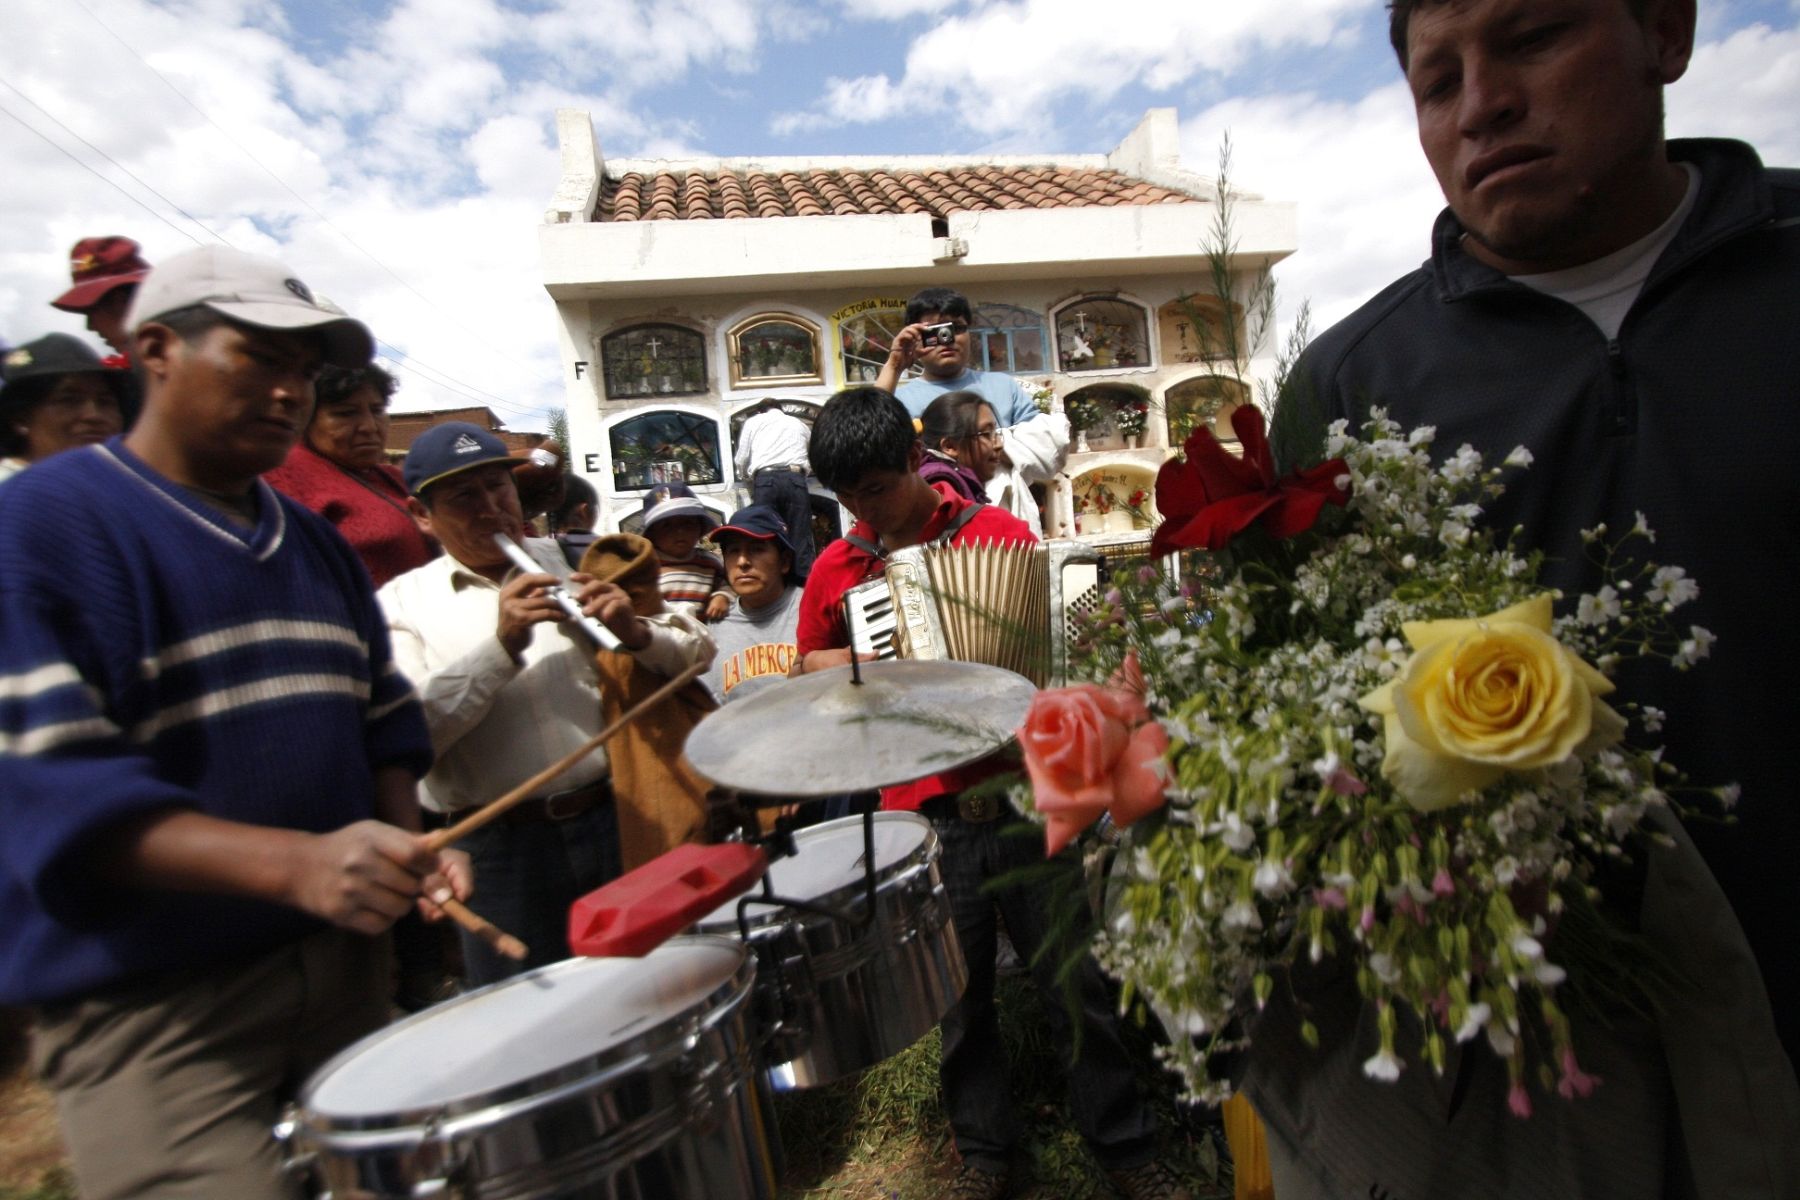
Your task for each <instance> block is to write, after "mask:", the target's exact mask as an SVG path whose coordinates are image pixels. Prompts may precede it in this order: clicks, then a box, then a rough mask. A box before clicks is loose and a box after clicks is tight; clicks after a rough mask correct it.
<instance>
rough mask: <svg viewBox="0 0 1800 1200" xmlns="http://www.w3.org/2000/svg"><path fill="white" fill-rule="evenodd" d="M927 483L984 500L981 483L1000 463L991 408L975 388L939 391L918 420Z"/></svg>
mask: <svg viewBox="0 0 1800 1200" xmlns="http://www.w3.org/2000/svg"><path fill="white" fill-rule="evenodd" d="M919 440H920V442H921V443H922V444H923V446H924V450H925V456H924V461H922V462H921V463H920V464H919V475H920V477H921V478H923V479H924V480H925V482H927V483H947V484H949V485H950V486H951V487H952V488H954V489H955V490H956V492H957V494H959V495H961V496H963V497H965V498H967V499H969V500H979V501H981V502H982V503H983V504H986V503H988V502H989V501H988V494H987V488H986V482H987V481H988V480H989V479H991V478H993V476H994V471H995V470H996V469H997V468H998V467H999V465H1000V423H999V421H998V420H996V419H995V417H994V409H993V406H992V405H990V404H989V403H988V402H987V401H986V400H984V399H982V397H981V396H980V395H978V394H977V393H975V392H945V393H944V394H943V395H941V396H939V397H938V398H937V399H936V400H933V401H932V402H931V403H930V404H928V405H927V406H926V407H925V415H924V416H923V417H921V418H920V419H919Z"/></svg>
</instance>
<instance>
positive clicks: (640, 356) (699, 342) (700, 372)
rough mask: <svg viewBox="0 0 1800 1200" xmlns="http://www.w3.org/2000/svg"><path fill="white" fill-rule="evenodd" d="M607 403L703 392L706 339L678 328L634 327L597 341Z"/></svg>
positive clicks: (662, 326) (704, 388)
mask: <svg viewBox="0 0 1800 1200" xmlns="http://www.w3.org/2000/svg"><path fill="white" fill-rule="evenodd" d="M600 360H601V363H602V364H603V366H604V368H605V378H606V396H607V399H609V400H630V399H634V398H636V397H639V396H691V395H695V394H697V393H700V392H704V391H705V390H706V346H705V344H704V339H702V338H701V336H700V335H699V334H697V333H695V332H694V331H693V330H691V329H683V328H682V327H681V326H679V325H636V326H633V327H632V328H630V329H621V330H620V331H619V332H617V333H614V334H609V335H607V336H606V337H605V338H602V339H601V341H600Z"/></svg>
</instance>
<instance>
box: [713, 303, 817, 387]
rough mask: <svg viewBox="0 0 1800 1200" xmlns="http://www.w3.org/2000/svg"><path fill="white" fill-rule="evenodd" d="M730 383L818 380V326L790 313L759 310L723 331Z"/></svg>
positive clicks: (741, 384)
mask: <svg viewBox="0 0 1800 1200" xmlns="http://www.w3.org/2000/svg"><path fill="white" fill-rule="evenodd" d="M726 342H727V347H728V352H729V353H730V355H731V386H732V387H759V386H762V385H764V384H771V383H788V384H803V383H821V382H823V377H822V376H821V375H820V373H819V327H818V326H817V325H814V324H813V323H812V322H811V321H808V320H806V319H805V318H804V317H796V316H794V315H793V314H791V313H761V314H758V315H757V316H754V317H751V318H750V319H749V320H747V321H741V322H739V323H738V325H737V326H736V327H735V328H734V329H732V330H731V332H730V333H728V334H726Z"/></svg>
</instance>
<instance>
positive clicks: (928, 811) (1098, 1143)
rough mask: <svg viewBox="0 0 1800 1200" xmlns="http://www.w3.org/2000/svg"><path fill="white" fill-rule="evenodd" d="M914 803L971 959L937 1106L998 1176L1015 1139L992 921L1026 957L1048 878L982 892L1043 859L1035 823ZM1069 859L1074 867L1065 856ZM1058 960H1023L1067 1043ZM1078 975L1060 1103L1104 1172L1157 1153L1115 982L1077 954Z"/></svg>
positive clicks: (967, 1157)
mask: <svg viewBox="0 0 1800 1200" xmlns="http://www.w3.org/2000/svg"><path fill="white" fill-rule="evenodd" d="M922 811H923V812H924V815H926V816H928V817H930V818H931V824H932V827H933V828H934V829H936V830H937V834H938V837H939V839H940V840H941V841H942V844H943V858H942V859H941V860H940V862H939V870H940V871H941V873H942V875H943V879H944V888H945V890H946V891H947V892H948V893H949V895H950V912H951V918H952V920H954V922H955V923H956V937H957V940H958V941H959V942H960V943H961V944H962V952H963V957H964V959H966V960H967V962H968V966H969V987H968V990H967V991H965V992H964V993H963V997H962V999H961V1000H960V1001H958V1002H957V1004H956V1007H954V1008H952V1009H951V1010H950V1012H949V1013H948V1014H947V1015H946V1016H945V1017H944V1020H943V1024H942V1025H941V1029H942V1031H943V1035H944V1058H943V1063H942V1065H941V1066H940V1068H939V1072H938V1077H939V1081H940V1083H941V1084H942V1086H943V1090H944V1109H945V1112H946V1114H947V1115H948V1116H949V1118H950V1128H951V1130H952V1131H953V1132H954V1133H955V1135H956V1150H957V1153H958V1154H960V1155H961V1156H962V1159H963V1161H964V1162H967V1163H972V1164H974V1165H976V1166H978V1167H981V1168H983V1169H985V1170H989V1171H1001V1172H1004V1171H1005V1170H1006V1169H1007V1166H1008V1159H1009V1158H1010V1156H1011V1153H1012V1150H1013V1147H1014V1146H1015V1145H1016V1144H1017V1143H1018V1140H1019V1136H1020V1124H1019V1117H1018V1113H1017V1112H1016V1111H1015V1110H1014V1108H1013V1103H1012V1091H1011V1089H1010V1088H1009V1087H1008V1085H1007V1081H1006V1051H1005V1048H1004V1047H1003V1046H1002V1045H1001V1041H1000V1024H999V1020H998V1019H997V1017H996V1015H995V1011H994V954H995V948H996V940H997V939H996V931H997V929H998V925H997V924H996V921H995V917H996V916H999V917H1001V918H1003V919H1004V920H1005V921H1006V931H1007V934H1008V935H1009V936H1010V937H1011V938H1012V942H1013V945H1014V946H1016V947H1017V948H1018V951H1019V956H1020V957H1021V958H1023V959H1024V960H1025V961H1026V962H1027V963H1031V962H1032V959H1033V958H1034V957H1035V956H1036V955H1037V951H1038V948H1039V947H1040V946H1042V945H1043V944H1044V943H1045V941H1047V940H1048V939H1049V937H1050V934H1051V928H1050V925H1051V912H1050V907H1051V901H1052V897H1053V894H1054V891H1055V889H1054V888H1052V886H1051V885H1050V884H1049V883H1048V882H1045V881H1033V882H1030V883H1025V884H1014V885H1013V886H1011V887H1008V888H1006V889H1005V890H1003V891H1000V892H998V893H994V894H989V893H987V892H985V891H983V890H982V889H983V885H984V884H985V883H986V882H987V881H988V880H989V879H992V878H994V877H996V876H999V875H1004V874H1006V873H1008V872H1010V871H1014V870H1017V869H1018V868H1020V867H1026V866H1031V865H1034V864H1037V865H1041V864H1042V863H1043V861H1044V857H1043V854H1044V840H1043V837H1042V835H1041V834H1040V833H1038V832H1037V831H1036V830H1035V829H1034V830H1033V831H1032V833H1031V835H1028V836H1022V835H1021V834H1020V833H1019V831H1018V826H1019V822H1018V820H1017V819H1016V818H1014V819H1010V820H1009V819H1007V818H1005V817H1003V818H1001V819H1000V820H997V821H986V822H980V823H976V822H969V821H964V820H963V819H962V818H960V817H958V816H956V815H955V806H954V801H953V800H951V799H950V798H948V797H940V798H938V799H937V800H934V801H930V802H927V804H926V806H925V808H924V810H922ZM1009 828H1010V829H1012V830H1013V832H1012V833H1010V834H1009V833H1007V832H1006V830H1008V829H1009ZM1058 861H1061V860H1058ZM1067 866H1068V869H1069V870H1070V871H1077V870H1079V868H1078V867H1077V866H1076V864H1075V863H1073V862H1069V863H1067ZM1068 936H1071V937H1078V938H1086V937H1087V936H1088V929H1087V927H1086V926H1085V924H1083V925H1080V926H1078V927H1077V928H1076V929H1075V930H1074V931H1073V932H1072V933H1071V934H1069V935H1068ZM1061 957H1062V956H1061V955H1060V954H1058V953H1056V952H1054V951H1052V952H1051V953H1050V954H1048V955H1046V956H1045V960H1044V961H1042V962H1038V963H1035V964H1033V965H1032V966H1031V973H1032V978H1033V979H1034V980H1035V981H1036V983H1037V985H1038V991H1039V994H1040V995H1042V996H1043V998H1044V1014H1045V1017H1046V1019H1047V1020H1048V1021H1049V1022H1050V1033H1051V1036H1052V1039H1053V1042H1054V1044H1056V1045H1062V1046H1071V1047H1073V1046H1074V1044H1075V1036H1074V1031H1073V1030H1072V1029H1071V1028H1070V1025H1069V1013H1068V1008H1067V1006H1066V1004H1065V1002H1064V999H1063V988H1064V985H1063V984H1060V983H1058V982H1057V980H1056V969H1057V963H1058V961H1059V960H1060V959H1061ZM1076 975H1077V984H1076V987H1077V989H1078V994H1079V997H1080V1015H1081V1044H1080V1049H1079V1052H1078V1053H1077V1054H1076V1056H1075V1059H1074V1061H1073V1062H1072V1063H1070V1064H1069V1108H1070V1111H1071V1113H1072V1115H1073V1116H1074V1118H1075V1127H1076V1128H1077V1129H1079V1130H1080V1131H1081V1134H1082V1136H1083V1137H1085V1138H1086V1139H1087V1141H1088V1144H1089V1145H1090V1146H1091V1147H1092V1148H1093V1150H1094V1154H1095V1157H1097V1158H1098V1159H1099V1160H1100V1162H1101V1165H1102V1166H1104V1167H1105V1168H1106V1169H1107V1170H1109V1171H1117V1170H1125V1169H1129V1168H1132V1167H1137V1166H1141V1165H1143V1164H1144V1163H1146V1162H1149V1161H1150V1160H1151V1159H1152V1158H1154V1157H1155V1156H1156V1115H1155V1113H1153V1112H1152V1111H1151V1109H1150V1107H1149V1105H1148V1103H1147V1102H1146V1101H1145V1099H1144V1097H1143V1095H1142V1094H1141V1092H1140V1091H1139V1089H1138V1082H1137V1073H1136V1072H1135V1071H1134V1070H1133V1068H1132V1063H1131V1056H1130V1054H1129V1052H1128V1051H1127V1050H1126V1049H1125V1046H1124V1044H1123V1043H1122V1042H1121V1041H1120V1040H1119V1027H1118V1021H1119V1017H1118V1010H1117V1004H1116V1001H1115V996H1114V992H1113V987H1112V984H1111V982H1110V981H1109V980H1108V979H1107V978H1106V976H1105V975H1104V974H1103V973H1102V972H1101V970H1100V965H1099V964H1098V963H1096V962H1095V961H1094V959H1093V956H1092V955H1087V956H1085V957H1084V958H1083V959H1082V962H1081V965H1080V967H1078V968H1077V971H1076Z"/></svg>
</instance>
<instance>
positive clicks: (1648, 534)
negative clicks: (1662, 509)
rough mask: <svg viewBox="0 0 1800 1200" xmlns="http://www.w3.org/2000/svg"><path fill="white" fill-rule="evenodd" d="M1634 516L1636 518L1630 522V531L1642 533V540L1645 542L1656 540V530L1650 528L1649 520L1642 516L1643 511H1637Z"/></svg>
mask: <svg viewBox="0 0 1800 1200" xmlns="http://www.w3.org/2000/svg"><path fill="white" fill-rule="evenodd" d="M1636 516H1637V520H1636V521H1634V522H1633V523H1632V526H1631V532H1633V533H1637V534H1642V535H1643V537H1644V540H1645V541H1647V542H1654V541H1655V540H1656V530H1654V529H1652V528H1650V522H1649V521H1647V520H1646V519H1645V518H1644V514H1643V513H1638V514H1636Z"/></svg>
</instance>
